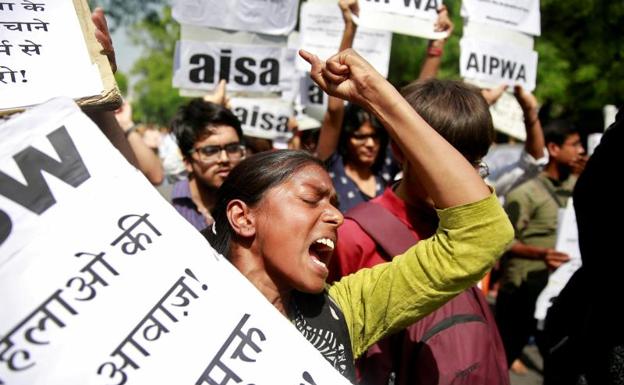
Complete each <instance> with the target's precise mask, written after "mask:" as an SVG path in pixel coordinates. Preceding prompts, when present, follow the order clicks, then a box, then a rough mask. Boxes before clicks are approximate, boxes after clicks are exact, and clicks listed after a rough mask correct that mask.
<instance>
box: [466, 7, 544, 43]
mask: <svg viewBox="0 0 624 385" xmlns="http://www.w3.org/2000/svg"><path fill="white" fill-rule="evenodd" d="M461 15H462V16H463V17H465V18H467V19H468V20H471V21H477V22H481V23H486V24H491V25H495V26H498V27H502V28H508V29H512V30H515V31H520V32H525V33H528V34H530V35H534V36H539V35H540V33H541V26H540V23H541V21H540V2H539V0H463V1H462V8H461Z"/></svg>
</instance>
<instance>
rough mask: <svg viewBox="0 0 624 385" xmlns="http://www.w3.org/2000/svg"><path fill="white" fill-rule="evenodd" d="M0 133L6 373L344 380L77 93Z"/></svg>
mask: <svg viewBox="0 0 624 385" xmlns="http://www.w3.org/2000/svg"><path fill="white" fill-rule="evenodd" d="M0 141H1V142H2V144H3V145H2V147H0V170H1V172H2V173H1V174H0V178H2V182H1V183H0V229H2V231H0V234H2V238H1V239H0V287H1V293H2V296H0V309H2V317H0V336H1V337H0V338H1V339H0V357H1V360H0V383H4V384H11V385H14V384H18V385H21V384H45V385H66V384H95V385H97V384H102V385H104V384H113V385H115V384H129V385H132V384H204V383H208V377H209V376H211V377H212V378H213V379H214V381H215V382H212V383H223V384H225V383H228V376H229V377H230V380H229V381H230V382H231V383H235V382H236V383H238V382H242V383H244V384H250V383H254V384H270V383H280V384H288V385H292V384H305V385H312V384H313V383H316V384H345V385H346V384H348V382H347V381H346V380H345V379H344V378H343V377H342V376H341V375H340V374H339V373H338V372H337V371H336V370H334V369H333V368H332V367H331V366H330V365H329V364H328V363H327V361H325V360H324V359H323V358H322V356H321V355H320V354H319V353H318V351H316V349H315V348H314V347H313V346H312V345H311V344H309V343H308V342H307V341H305V339H304V338H303V336H301V334H299V332H298V331H297V330H296V329H295V328H294V327H293V326H292V324H291V323H290V322H289V321H288V320H287V319H286V318H285V317H284V316H282V315H281V314H279V313H278V312H277V311H276V310H275V308H274V307H273V306H272V305H271V304H270V303H269V302H268V301H267V300H266V299H265V298H264V297H263V296H262V295H261V294H260V293H259V292H258V291H257V290H256V289H255V288H254V287H253V286H252V285H251V284H250V283H249V281H247V280H246V279H245V278H244V277H243V276H242V275H240V273H239V272H238V271H237V270H236V269H234V268H233V267H232V265H231V264H230V263H229V262H228V261H226V260H225V259H223V257H221V256H219V255H217V254H216V253H215V252H214V250H213V249H212V248H211V247H210V246H209V245H208V244H207V242H206V241H205V240H204V239H203V237H202V236H201V235H200V234H199V233H198V232H197V231H196V230H195V229H194V228H193V227H192V226H191V225H190V224H188V223H187V222H186V220H184V218H182V217H181V216H180V215H179V214H178V213H177V212H176V211H175V210H174V209H173V208H172V206H170V205H169V204H168V203H167V202H166V201H165V200H164V199H163V198H162V197H160V195H159V194H158V192H157V191H156V190H155V189H154V188H153V187H152V186H151V185H150V184H149V182H148V181H147V180H146V179H145V178H144V177H143V176H142V174H141V173H140V172H139V171H137V170H136V169H134V168H132V167H130V166H129V165H128V163H127V162H126V161H125V160H124V159H123V158H122V156H121V155H120V154H119V153H118V152H117V151H115V150H114V149H113V148H112V146H111V145H110V143H109V142H108V141H107V140H106V138H105V137H104V136H103V135H102V134H101V132H100V131H99V130H98V129H97V128H96V127H95V126H94V124H93V123H92V122H91V121H90V120H89V119H88V118H87V117H86V116H85V115H83V114H82V113H81V112H80V110H79V108H78V107H77V106H76V104H75V103H73V102H72V101H71V100H69V99H56V100H53V101H51V102H49V103H47V104H45V105H41V106H38V107H36V108H33V109H32V110H30V111H27V112H26V113H24V114H22V115H20V116H17V117H15V118H13V119H11V120H9V121H8V122H6V123H4V124H2V125H0ZM42 170H45V172H43V173H42V172H41V171H42ZM7 229H8V232H7V231H5V230H7ZM238 348H240V349H241V350H237V349H238ZM244 358H248V360H247V361H244V360H243V359H244ZM228 370H229V371H231V372H229V371H228Z"/></svg>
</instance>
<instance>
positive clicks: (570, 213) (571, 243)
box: [534, 198, 583, 330]
mask: <svg viewBox="0 0 624 385" xmlns="http://www.w3.org/2000/svg"><path fill="white" fill-rule="evenodd" d="M555 250H557V251H560V252H562V253H566V254H567V255H568V256H569V257H570V260H569V261H568V262H566V263H564V264H563V265H561V266H559V267H558V268H557V270H555V271H554V272H552V273H551V274H550V275H549V276H548V283H547V284H546V287H545V288H544V289H543V290H542V292H541V293H540V295H539V296H538V297H537V301H536V303H535V314H534V315H535V318H536V319H537V320H538V326H539V327H540V330H542V329H543V326H544V320H545V319H546V314H547V312H548V308H550V305H552V302H553V299H554V298H555V297H557V296H558V295H559V293H561V290H563V288H564V287H565V285H566V284H567V283H568V281H569V280H570V278H572V275H574V272H576V270H578V269H579V268H580V267H581V266H582V265H583V261H582V260H581V250H580V249H579V244H578V227H577V225H576V213H575V211H574V202H573V200H572V198H569V199H568V204H567V205H566V207H565V208H563V209H559V215H558V220H557V243H556V245H555Z"/></svg>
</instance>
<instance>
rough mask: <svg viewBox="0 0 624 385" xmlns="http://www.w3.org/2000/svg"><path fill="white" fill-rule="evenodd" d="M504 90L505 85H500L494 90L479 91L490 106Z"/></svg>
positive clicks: (484, 89)
mask: <svg viewBox="0 0 624 385" xmlns="http://www.w3.org/2000/svg"><path fill="white" fill-rule="evenodd" d="M506 89H507V85H505V84H501V85H500V86H498V87H494V88H483V89H481V95H483V98H484V99H485V101H486V102H487V104H488V105H490V106H491V105H493V104H494V103H496V101H497V100H498V99H499V98H500V97H501V95H502V94H503V92H505V90H506Z"/></svg>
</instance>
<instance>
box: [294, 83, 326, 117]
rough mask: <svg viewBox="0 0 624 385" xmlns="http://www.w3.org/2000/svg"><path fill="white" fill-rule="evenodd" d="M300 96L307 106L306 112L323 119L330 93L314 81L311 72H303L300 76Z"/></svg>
mask: <svg viewBox="0 0 624 385" xmlns="http://www.w3.org/2000/svg"><path fill="white" fill-rule="evenodd" d="M299 97H300V100H301V104H302V105H304V106H305V109H306V114H308V115H310V116H311V117H313V118H314V119H317V120H320V121H323V117H324V115H325V111H327V101H328V100H327V98H328V97H329V95H327V94H326V93H325V92H323V90H322V89H321V88H320V87H319V86H318V85H317V84H316V83H314V81H313V80H312V78H311V77H310V74H309V73H305V74H303V75H302V76H301V78H300V84H299Z"/></svg>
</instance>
